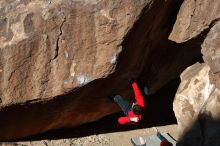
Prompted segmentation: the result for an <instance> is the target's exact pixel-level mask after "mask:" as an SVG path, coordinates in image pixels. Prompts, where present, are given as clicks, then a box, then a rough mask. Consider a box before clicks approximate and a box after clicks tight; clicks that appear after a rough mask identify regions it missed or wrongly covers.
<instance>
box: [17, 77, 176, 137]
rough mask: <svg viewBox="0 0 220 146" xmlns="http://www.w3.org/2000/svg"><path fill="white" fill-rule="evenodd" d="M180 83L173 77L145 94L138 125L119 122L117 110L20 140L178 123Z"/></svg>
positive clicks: (77, 135) (80, 135) (72, 135)
mask: <svg viewBox="0 0 220 146" xmlns="http://www.w3.org/2000/svg"><path fill="white" fill-rule="evenodd" d="M179 83H180V79H178V78H177V79H173V80H172V81H170V82H169V83H167V84H166V85H165V86H164V87H162V88H161V89H159V90H158V91H157V92H156V93H155V94H153V95H149V96H145V99H146V100H145V102H146V105H147V108H146V111H145V112H146V113H145V116H144V118H143V119H142V121H141V122H140V123H139V124H137V125H126V126H124V125H123V126H122V125H119V124H118V123H117V118H118V117H120V116H122V115H123V113H122V112H117V113H114V114H111V115H108V116H105V117H103V118H102V119H100V120H98V121H95V122H91V123H87V124H83V125H81V126H79V127H76V128H66V129H58V130H51V131H48V132H46V133H43V134H39V135H35V136H31V137H27V138H24V139H20V140H19V141H32V140H34V141H35V140H42V139H50V140H52V139H63V138H79V137H84V136H89V135H94V134H102V133H110V132H118V131H129V130H134V129H142V128H149V127H153V126H164V125H169V124H176V118H175V115H174V112H173V108H172V107H173V106H172V103H173V99H174V96H175V93H176V90H177V88H178V85H179Z"/></svg>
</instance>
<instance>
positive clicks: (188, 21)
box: [169, 0, 220, 43]
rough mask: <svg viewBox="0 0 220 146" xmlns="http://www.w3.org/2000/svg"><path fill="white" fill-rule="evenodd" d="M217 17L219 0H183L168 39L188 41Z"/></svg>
mask: <svg viewBox="0 0 220 146" xmlns="http://www.w3.org/2000/svg"><path fill="white" fill-rule="evenodd" d="M219 18H220V1H219V0H212V1H209V0H184V1H183V4H182V5H181V8H180V10H179V13H178V16H177V20H176V22H175V25H174V27H173V30H172V32H171V34H170V36H169V39H170V40H173V41H175V42H178V43H181V42H185V41H188V40H190V39H192V38H195V37H197V36H198V35H199V34H200V33H201V32H202V31H204V30H205V29H207V28H209V26H210V25H212V24H213V23H214V22H215V21H217V20H218V19H219ZM204 37H205V36H204Z"/></svg>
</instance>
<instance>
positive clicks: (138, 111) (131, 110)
mask: <svg viewBox="0 0 220 146" xmlns="http://www.w3.org/2000/svg"><path fill="white" fill-rule="evenodd" d="M132 88H133V91H134V95H135V100H136V101H135V102H134V103H132V104H130V103H129V102H128V101H127V100H125V99H123V98H122V97H121V96H120V95H115V96H112V97H111V98H112V99H113V101H114V102H115V103H117V104H118V105H119V106H120V108H121V109H122V111H123V112H124V114H125V115H126V116H123V117H120V118H119V119H118V123H119V124H121V125H124V124H134V123H137V122H139V121H140V120H141V119H142V117H143V114H144V108H145V103H144V97H143V96H142V94H141V90H140V89H139V87H138V84H137V83H136V82H133V83H132ZM145 91H146V87H145Z"/></svg>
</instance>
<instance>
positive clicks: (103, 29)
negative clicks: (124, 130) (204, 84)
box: [0, 0, 199, 140]
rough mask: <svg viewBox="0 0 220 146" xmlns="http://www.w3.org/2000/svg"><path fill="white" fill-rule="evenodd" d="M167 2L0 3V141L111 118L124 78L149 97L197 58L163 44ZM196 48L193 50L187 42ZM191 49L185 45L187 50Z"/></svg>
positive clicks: (126, 88)
mask: <svg viewBox="0 0 220 146" xmlns="http://www.w3.org/2000/svg"><path fill="white" fill-rule="evenodd" d="M179 5H180V2H178V1H173V0H167V1H164V0H135V1H133V0H126V1H125V0H117V1H112V0H64V1H62V0H56V1H50V0H20V1H8V0H1V1H0V119H1V120H0V129H1V133H0V140H9V139H15V138H21V137H25V136H29V135H33V134H37V133H41V132H45V131H48V130H51V129H57V128H62V127H71V126H78V125H80V124H83V123H86V122H91V121H95V120H97V119H100V118H101V117H103V116H105V115H108V114H111V113H113V112H115V111H118V110H119V108H118V107H117V106H116V105H114V104H111V102H110V101H109V100H108V99H107V98H106V96H107V95H109V94H111V93H113V92H114V93H115V92H117V93H120V94H122V95H124V96H126V95H127V97H128V98H129V97H130V98H131V97H132V92H131V90H130V89H131V87H130V85H129V83H130V78H140V79H143V80H144V81H145V83H146V84H147V85H148V87H149V88H150V89H151V92H155V91H156V90H157V89H158V88H160V87H161V86H162V85H164V84H165V83H166V82H167V81H169V80H170V79H173V78H175V77H177V76H178V75H179V73H180V72H181V71H182V70H183V69H184V68H185V67H186V66H188V65H189V64H191V63H192V61H193V59H195V58H196V57H198V56H199V49H198V47H195V49H193V50H191V48H189V47H188V46H189V44H190V42H189V43H188V44H185V45H184V44H180V45H179V44H178V45H177V44H176V43H174V42H171V41H169V40H168V39H167V38H168V34H169V31H170V28H171V26H170V25H172V23H173V18H175V14H176V10H177V8H178V6H179ZM195 44H196V43H195ZM191 46H193V45H192V44H191Z"/></svg>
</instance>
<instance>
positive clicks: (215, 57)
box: [174, 22, 220, 146]
mask: <svg viewBox="0 0 220 146" xmlns="http://www.w3.org/2000/svg"><path fill="white" fill-rule="evenodd" d="M219 42H220V22H216V23H215V24H214V26H213V27H212V28H211V29H210V30H209V32H208V34H207V36H206V38H205V40H204V42H203V44H202V54H203V55H204V56H203V58H204V61H205V63H203V64H199V63H197V64H194V65H193V66H190V67H188V68H187V69H186V70H185V71H184V72H183V73H182V74H181V84H180V86H179V89H178V91H177V93H176V97H175V100H174V111H175V115H176V118H177V121H178V128H179V132H180V142H179V144H178V145H179V146H182V145H186V144H187V145H191V146H198V145H205V146H210V145H213V146H218V145H219V142H220V140H219V139H220V88H219V83H220V76H219V70H220V61H219V57H220V53H219V50H220V45H219Z"/></svg>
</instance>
